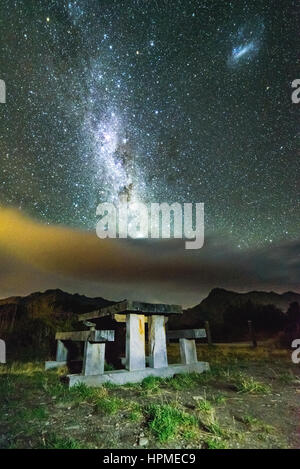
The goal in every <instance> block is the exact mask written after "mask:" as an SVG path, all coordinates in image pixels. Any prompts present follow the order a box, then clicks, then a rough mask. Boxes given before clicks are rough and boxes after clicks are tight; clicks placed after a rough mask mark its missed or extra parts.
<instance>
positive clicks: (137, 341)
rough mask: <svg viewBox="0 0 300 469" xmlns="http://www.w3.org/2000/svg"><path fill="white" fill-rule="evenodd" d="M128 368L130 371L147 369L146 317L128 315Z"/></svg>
mask: <svg viewBox="0 0 300 469" xmlns="http://www.w3.org/2000/svg"><path fill="white" fill-rule="evenodd" d="M126 368H127V370H129V371H134V370H143V369H144V368H145V316H144V315H142V314H127V315H126Z"/></svg>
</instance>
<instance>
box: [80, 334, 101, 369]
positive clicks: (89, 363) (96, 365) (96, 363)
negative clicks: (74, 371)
mask: <svg viewBox="0 0 300 469" xmlns="http://www.w3.org/2000/svg"><path fill="white" fill-rule="evenodd" d="M104 360H105V343H102V344H95V343H91V342H85V344H84V354H83V368H82V374H83V375H84V376H90V375H102V374H103V373H104Z"/></svg>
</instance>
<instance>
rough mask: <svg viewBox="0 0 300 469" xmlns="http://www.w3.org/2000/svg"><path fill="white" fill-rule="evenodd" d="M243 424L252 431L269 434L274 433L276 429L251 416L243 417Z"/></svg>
mask: <svg viewBox="0 0 300 469" xmlns="http://www.w3.org/2000/svg"><path fill="white" fill-rule="evenodd" d="M243 422H244V423H245V424H246V425H247V426H248V427H249V428H250V430H253V431H259V432H264V433H268V434H269V433H272V432H273V431H274V427H273V426H272V425H269V424H268V423H266V422H263V421H262V420H260V419H258V418H256V417H253V416H251V415H245V416H244V417H243Z"/></svg>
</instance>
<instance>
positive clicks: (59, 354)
mask: <svg viewBox="0 0 300 469" xmlns="http://www.w3.org/2000/svg"><path fill="white" fill-rule="evenodd" d="M67 358H68V349H67V347H66V345H65V344H64V342H63V341H62V340H58V341H57V348H56V361H57V362H66V361H67Z"/></svg>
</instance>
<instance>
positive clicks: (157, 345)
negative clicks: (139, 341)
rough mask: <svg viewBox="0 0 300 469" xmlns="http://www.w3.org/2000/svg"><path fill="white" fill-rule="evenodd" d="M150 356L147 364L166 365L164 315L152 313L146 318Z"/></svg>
mask: <svg viewBox="0 0 300 469" xmlns="http://www.w3.org/2000/svg"><path fill="white" fill-rule="evenodd" d="M148 323H149V343H150V357H149V366H151V367H152V368H163V367H165V366H168V358H167V342H166V330H165V318H164V316H156V315H153V316H151V317H149V319H148Z"/></svg>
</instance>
